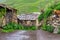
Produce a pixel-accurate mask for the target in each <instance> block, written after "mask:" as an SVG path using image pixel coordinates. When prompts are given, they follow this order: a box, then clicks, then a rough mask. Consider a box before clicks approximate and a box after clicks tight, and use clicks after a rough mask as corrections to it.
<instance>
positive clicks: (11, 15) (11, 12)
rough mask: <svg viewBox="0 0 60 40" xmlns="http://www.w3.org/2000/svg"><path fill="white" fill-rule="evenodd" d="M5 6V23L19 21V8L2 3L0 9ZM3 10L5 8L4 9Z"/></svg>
mask: <svg viewBox="0 0 60 40" xmlns="http://www.w3.org/2000/svg"><path fill="white" fill-rule="evenodd" d="M1 8H5V9H6V10H5V11H6V12H5V15H4V19H3V25H6V24H7V23H9V22H17V16H16V15H17V14H16V13H17V10H16V9H14V8H11V7H8V6H7V5H5V4H0V9H1ZM2 11H3V10H2Z"/></svg>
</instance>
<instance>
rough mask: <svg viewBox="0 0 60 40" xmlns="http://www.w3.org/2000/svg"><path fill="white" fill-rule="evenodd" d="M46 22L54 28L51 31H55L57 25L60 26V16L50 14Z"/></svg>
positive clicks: (56, 30)
mask: <svg viewBox="0 0 60 40" xmlns="http://www.w3.org/2000/svg"><path fill="white" fill-rule="evenodd" d="M47 24H48V25H51V26H53V27H54V28H55V29H54V32H53V33H57V32H58V27H59V26H60V17H57V16H56V15H52V16H50V17H49V18H48V20H47Z"/></svg>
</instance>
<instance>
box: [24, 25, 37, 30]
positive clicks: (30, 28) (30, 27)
mask: <svg viewBox="0 0 60 40" xmlns="http://www.w3.org/2000/svg"><path fill="white" fill-rule="evenodd" d="M24 30H36V26H34V25H33V26H24Z"/></svg>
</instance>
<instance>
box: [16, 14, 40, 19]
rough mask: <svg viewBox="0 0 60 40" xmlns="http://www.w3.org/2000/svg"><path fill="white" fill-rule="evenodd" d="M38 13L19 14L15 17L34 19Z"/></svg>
mask: <svg viewBox="0 0 60 40" xmlns="http://www.w3.org/2000/svg"><path fill="white" fill-rule="evenodd" d="M38 16H39V14H21V15H18V16H17V18H18V19H19V20H36V19H38Z"/></svg>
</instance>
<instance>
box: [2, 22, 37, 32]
mask: <svg viewBox="0 0 60 40" xmlns="http://www.w3.org/2000/svg"><path fill="white" fill-rule="evenodd" d="M14 30H36V26H22V25H21V24H16V23H12V22H11V23H8V24H7V25H5V26H4V27H3V30H2V31H3V32H12V31H14Z"/></svg>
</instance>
